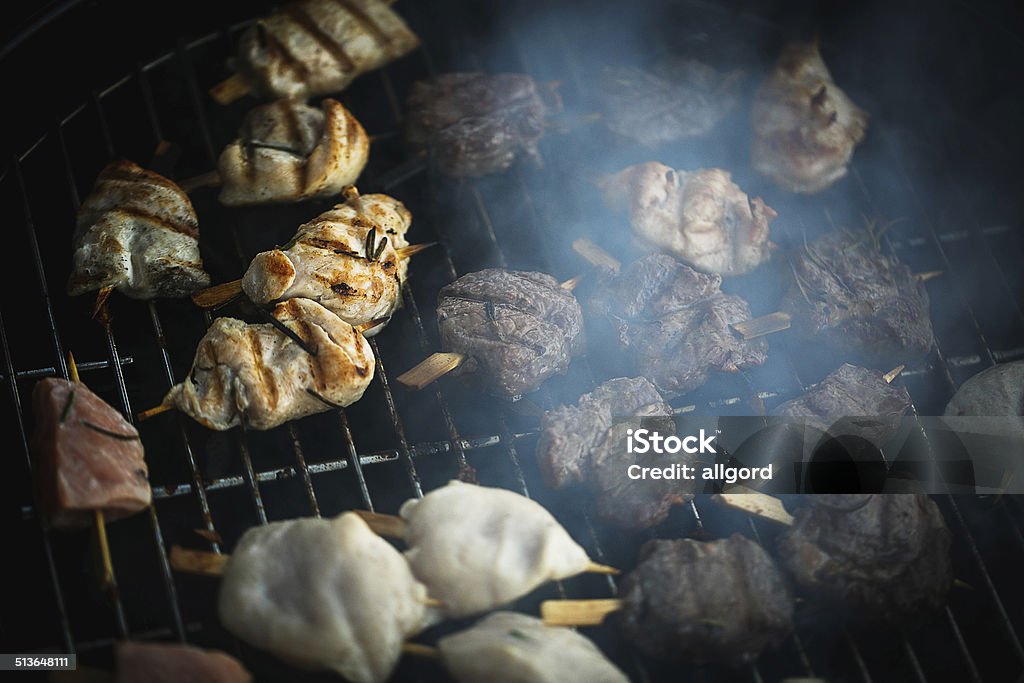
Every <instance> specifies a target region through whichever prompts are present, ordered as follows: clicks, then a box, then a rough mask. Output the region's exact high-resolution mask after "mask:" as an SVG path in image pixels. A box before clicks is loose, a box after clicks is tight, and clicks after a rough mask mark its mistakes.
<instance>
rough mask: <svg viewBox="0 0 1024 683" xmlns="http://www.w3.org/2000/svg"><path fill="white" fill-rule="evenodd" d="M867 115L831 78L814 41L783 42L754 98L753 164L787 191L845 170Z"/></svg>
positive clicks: (824, 182)
mask: <svg viewBox="0 0 1024 683" xmlns="http://www.w3.org/2000/svg"><path fill="white" fill-rule="evenodd" d="M867 123H868V115H867V114H866V113H864V112H863V111H862V110H861V109H860V108H858V107H857V105H856V104H854V103H853V101H852V100H850V98H849V97H847V95H846V93H844V92H843V91H842V90H840V89H839V86H837V85H836V84H835V83H834V82H833V81H832V75H831V74H830V73H829V71H828V67H826V66H825V62H824V61H822V59H821V53H820V52H819V51H818V45H817V43H794V44H791V45H789V46H787V47H786V48H785V49H784V50H783V52H782V55H781V56H780V57H779V60H778V62H777V63H776V65H775V69H774V70H773V71H772V73H771V74H770V75H769V76H768V78H767V79H766V80H765V82H764V84H763V85H762V86H761V88H760V90H758V92H757V96H756V98H755V99H754V108H753V125H754V143H753V150H752V163H753V166H754V168H755V169H756V170H757V171H758V172H760V173H762V174H764V175H765V176H767V177H768V178H771V179H772V180H773V181H775V182H776V183H777V184H778V185H780V186H781V187H783V188H785V189H787V190H790V191H792V192H818V191H820V190H823V189H824V188H826V187H828V186H829V185H831V184H832V183H834V182H835V181H836V180H838V179H840V178H842V177H843V176H844V175H846V166H847V164H848V163H849V162H850V157H851V156H852V155H853V148H854V147H855V146H856V145H857V143H859V142H860V141H861V140H862V139H863V138H864V132H865V130H866V128H867Z"/></svg>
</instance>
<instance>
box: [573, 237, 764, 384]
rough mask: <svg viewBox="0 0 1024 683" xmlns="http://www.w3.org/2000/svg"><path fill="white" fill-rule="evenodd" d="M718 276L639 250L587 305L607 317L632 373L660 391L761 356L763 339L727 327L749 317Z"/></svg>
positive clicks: (758, 360)
mask: <svg viewBox="0 0 1024 683" xmlns="http://www.w3.org/2000/svg"><path fill="white" fill-rule="evenodd" d="M721 281H722V279H721V277H720V276H718V275H707V274H705V273H698V272H697V271H695V270H693V269H692V268H690V267H688V266H686V265H684V264H682V263H680V262H679V261H676V260H675V259H673V258H672V257H670V256H664V255H660V254H655V255H650V256H645V257H643V258H641V259H639V260H637V261H634V262H633V263H631V264H629V265H628V266H627V267H625V268H624V269H623V270H622V273H621V274H620V275H618V276H617V277H615V278H612V279H611V280H610V281H608V282H606V283H605V284H604V286H603V287H602V288H600V289H599V290H598V291H597V292H595V294H594V297H593V299H592V301H591V308H592V310H593V311H594V312H595V313H596V314H597V315H598V316H599V317H600V318H603V319H605V320H607V321H608V322H609V323H610V324H611V325H612V328H613V329H614V331H615V334H616V338H617V340H618V342H619V345H620V346H621V347H622V349H623V350H624V351H625V352H626V353H628V354H629V355H630V356H631V358H632V363H633V366H634V368H635V370H636V372H637V373H638V374H640V375H643V376H644V377H646V378H647V379H649V380H651V382H653V383H654V385H655V386H656V387H657V388H658V390H659V391H660V392H661V393H662V394H664V395H665V396H669V397H671V396H675V395H678V394H684V393H686V392H688V391H692V390H694V389H696V388H698V387H700V386H701V385H703V384H704V383H705V382H706V381H707V380H708V378H709V377H710V376H711V373H712V372H716V371H725V372H735V371H737V370H741V369H743V368H748V367H752V366H755V365H761V364H763V363H764V362H765V361H766V360H767V356H768V343H767V342H766V341H765V340H764V339H761V338H759V339H752V340H749V341H744V340H743V339H741V338H740V337H739V335H736V334H735V333H733V331H732V330H731V329H730V327H729V325H731V324H733V323H738V322H742V321H744V320H749V319H750V318H751V314H750V307H749V306H748V305H747V302H746V301H744V300H743V299H741V298H740V297H738V296H733V295H729V294H723V293H722V292H720V291H719V289H718V287H719V285H720V284H721Z"/></svg>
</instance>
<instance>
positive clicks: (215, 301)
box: [192, 280, 242, 309]
mask: <svg viewBox="0 0 1024 683" xmlns="http://www.w3.org/2000/svg"><path fill="white" fill-rule="evenodd" d="M241 295H242V281H241V280H232V281H231V282H224V283H221V284H219V285H213V286H212V287H207V288H206V289H200V290H199V291H198V292H195V293H194V294H192V303H194V304H195V305H196V306H198V307H199V308H206V309H209V308H217V307H219V306H223V305H224V304H226V303H228V302H230V301H232V300H234V299H237V298H238V297H240V296H241Z"/></svg>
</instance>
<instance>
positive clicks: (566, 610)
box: [540, 598, 623, 626]
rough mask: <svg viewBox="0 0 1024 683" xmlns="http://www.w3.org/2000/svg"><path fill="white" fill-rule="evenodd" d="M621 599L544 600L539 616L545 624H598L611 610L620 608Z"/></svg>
mask: <svg viewBox="0 0 1024 683" xmlns="http://www.w3.org/2000/svg"><path fill="white" fill-rule="evenodd" d="M622 604H623V603H622V600H619V599H618V598H605V599H600V600H545V601H544V602H542V603H540V616H541V619H543V620H544V625H545V626H598V625H600V624H601V623H602V622H603V621H604V620H605V617H607V616H608V615H609V614H611V613H612V612H618V611H619V610H620V609H622Z"/></svg>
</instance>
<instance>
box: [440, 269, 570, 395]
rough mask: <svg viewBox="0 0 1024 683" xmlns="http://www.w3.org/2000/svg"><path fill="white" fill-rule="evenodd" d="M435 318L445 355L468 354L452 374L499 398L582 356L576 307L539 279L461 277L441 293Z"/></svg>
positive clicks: (496, 273) (503, 274) (483, 274)
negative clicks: (466, 375) (468, 376)
mask: <svg viewBox="0 0 1024 683" xmlns="http://www.w3.org/2000/svg"><path fill="white" fill-rule="evenodd" d="M437 319H438V325H439V327H440V332H441V346H442V347H443V349H444V350H445V351H448V352H455V353H462V354H465V355H466V356H467V359H466V361H465V362H464V363H463V364H462V365H461V366H460V368H459V370H458V371H459V372H470V373H474V375H475V376H476V377H478V378H480V380H481V381H482V382H483V383H484V384H485V386H487V387H488V388H489V389H490V390H491V391H493V392H495V393H497V394H500V395H504V396H518V395H520V394H525V393H528V392H530V391H533V390H535V389H536V388H537V387H539V386H540V385H541V383H542V382H544V380H546V379H548V378H549V377H551V376H552V375H555V374H558V373H564V372H565V371H566V370H567V369H568V367H569V361H570V360H571V359H572V357H573V356H576V355H578V354H580V353H582V351H583V343H584V335H583V314H582V311H581V310H580V306H579V304H578V303H577V301H576V298H575V297H574V296H573V295H572V293H571V292H569V291H568V290H566V289H563V288H562V287H560V286H559V284H558V282H557V281H556V280H555V279H554V278H553V277H551V276H550V275H546V274H544V273H534V272H524V271H513V270H502V269H498V268H492V269H487V270H481V271H478V272H476V273H469V274H467V275H464V276H462V277H460V278H459V279H458V280H456V281H455V282H452V283H451V284H448V285H445V286H444V287H443V288H442V289H441V291H440V293H439V294H438V304H437Z"/></svg>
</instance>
